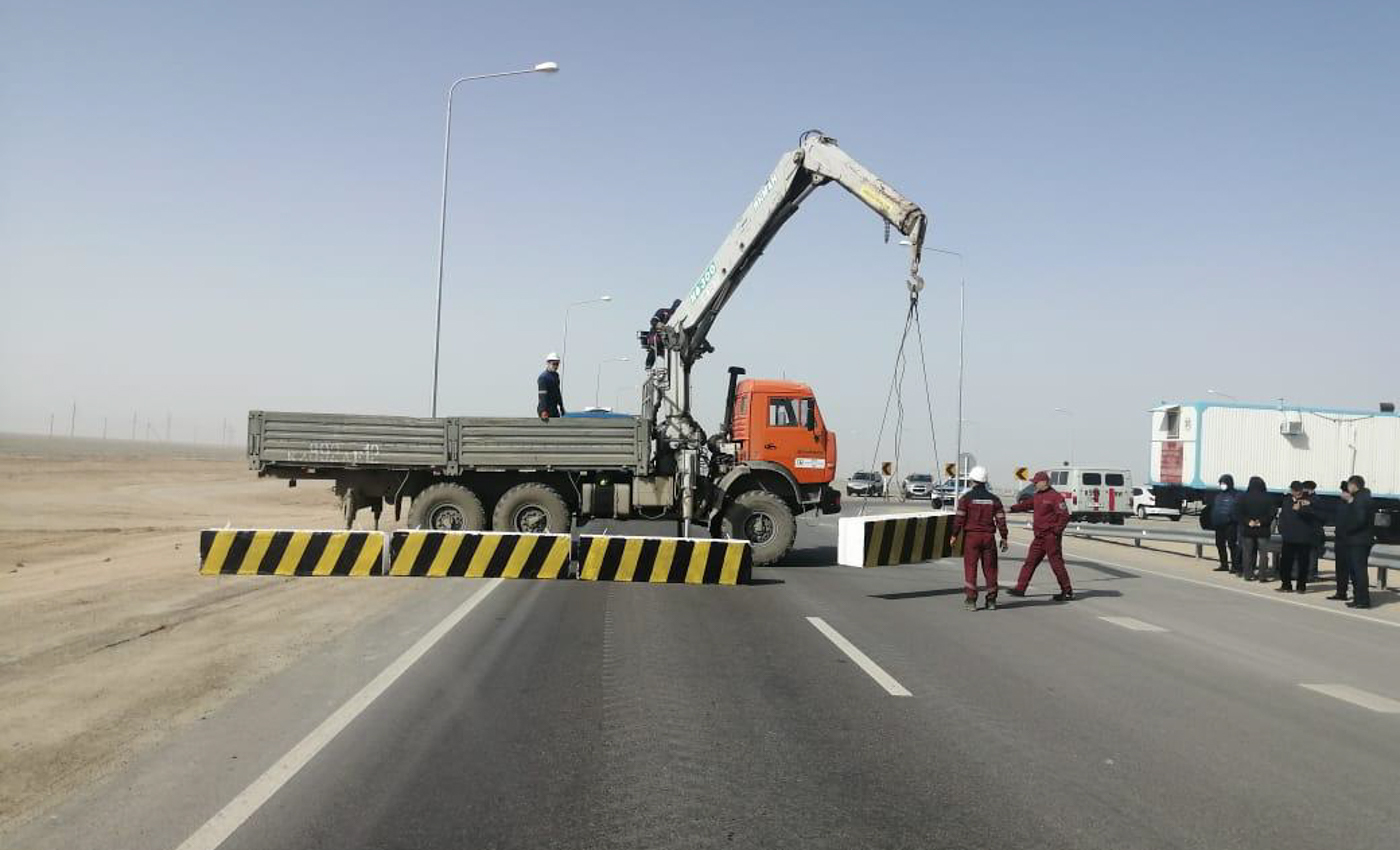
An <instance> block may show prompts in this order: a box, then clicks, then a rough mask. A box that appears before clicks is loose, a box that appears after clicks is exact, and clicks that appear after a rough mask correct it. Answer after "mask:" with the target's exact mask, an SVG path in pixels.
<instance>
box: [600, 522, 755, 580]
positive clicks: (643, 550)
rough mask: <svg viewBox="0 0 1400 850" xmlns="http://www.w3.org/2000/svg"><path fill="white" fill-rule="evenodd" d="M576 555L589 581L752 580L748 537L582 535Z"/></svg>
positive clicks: (751, 555) (750, 548)
mask: <svg viewBox="0 0 1400 850" xmlns="http://www.w3.org/2000/svg"><path fill="white" fill-rule="evenodd" d="M574 558H575V560H576V561H578V563H579V578H580V579H582V580H584V581H641V582H650V583H652V584H730V585H733V584H748V583H749V580H750V578H751V574H752V572H753V548H752V547H751V546H750V545H749V543H748V541H747V540H710V539H697V538H691V537H621V536H611V535H590V534H585V535H580V536H579V539H578V543H577V545H576V549H575V555H574Z"/></svg>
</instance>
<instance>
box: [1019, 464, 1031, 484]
mask: <svg viewBox="0 0 1400 850" xmlns="http://www.w3.org/2000/svg"><path fill="white" fill-rule="evenodd" d="M1016 480H1017V481H1029V480H1031V471H1030V470H1029V469H1027V468H1026V467H1024V466H1018V467H1016Z"/></svg>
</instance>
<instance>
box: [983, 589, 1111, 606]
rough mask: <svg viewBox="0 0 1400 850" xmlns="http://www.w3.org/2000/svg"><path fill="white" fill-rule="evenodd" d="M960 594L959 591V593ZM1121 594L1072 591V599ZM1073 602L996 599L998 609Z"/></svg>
mask: <svg viewBox="0 0 1400 850" xmlns="http://www.w3.org/2000/svg"><path fill="white" fill-rule="evenodd" d="M959 592H961V591H959ZM1122 595H1123V593H1122V592H1121V591H1118V590H1079V589H1076V590H1075V591H1074V599H1075V601H1078V600H1080V599H1093V598H1095V597H1120V596H1122ZM1073 604H1074V602H1056V601H1055V600H1054V599H1053V598H1051V597H1050V596H1034V597H1024V598H1018V597H1015V596H1009V595H1008V594H1004V593H1003V594H1000V595H998V597H997V607H998V608H1035V607H1037V606H1040V605H1073Z"/></svg>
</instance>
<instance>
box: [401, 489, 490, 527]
mask: <svg viewBox="0 0 1400 850" xmlns="http://www.w3.org/2000/svg"><path fill="white" fill-rule="evenodd" d="M408 527H409V528H429V529H432V530H434V531H481V530H483V529H485V528H486V509H485V508H483V507H482V506H481V500H480V499H478V498H477V497H476V494H475V493H473V492H472V491H470V490H468V489H467V488H466V487H463V486H462V485H461V484H434V485H433V486H431V487H425V488H424V489H423V490H422V491H421V492H420V493H419V494H418V495H417V496H414V497H413V506H412V507H411V508H410V509H409V511H408Z"/></svg>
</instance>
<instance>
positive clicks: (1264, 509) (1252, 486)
mask: <svg viewBox="0 0 1400 850" xmlns="http://www.w3.org/2000/svg"><path fill="white" fill-rule="evenodd" d="M1216 498H1219V497H1218V496H1217V497H1216ZM1277 513H1278V509H1277V508H1276V507H1275V506H1274V497H1273V496H1271V495H1269V488H1268V486H1267V485H1266V484H1265V483H1264V479H1262V478H1260V477H1259V476H1257V475H1255V476H1252V477H1251V478H1250V479H1249V487H1248V488H1246V490H1245V494H1244V496H1242V497H1241V498H1240V500H1239V502H1237V503H1236V504H1235V521H1236V522H1237V523H1238V524H1239V528H1240V546H1241V549H1242V550H1243V551H1242V553H1241V554H1242V555H1243V560H1244V563H1243V564H1242V565H1241V567H1242V569H1243V571H1244V580H1245V581H1254V580H1255V579H1256V578H1257V579H1259V580H1260V581H1263V580H1264V576H1265V574H1266V573H1268V571H1269V570H1268V557H1269V556H1268V546H1269V540H1270V538H1272V537H1273V525H1274V516H1275V514H1277ZM1261 555H1262V556H1263V557H1260V556H1261Z"/></svg>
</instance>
